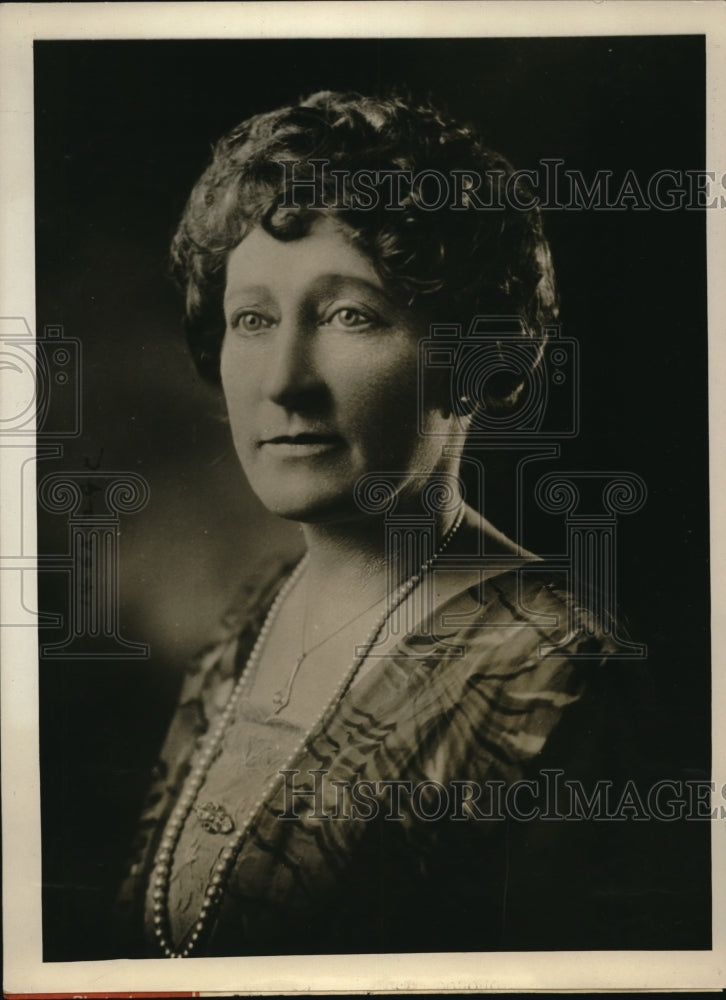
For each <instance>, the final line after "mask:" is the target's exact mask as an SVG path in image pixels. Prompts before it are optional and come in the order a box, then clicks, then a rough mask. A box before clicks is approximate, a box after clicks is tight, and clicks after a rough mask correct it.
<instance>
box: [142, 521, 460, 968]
mask: <svg viewBox="0 0 726 1000" xmlns="http://www.w3.org/2000/svg"><path fill="white" fill-rule="evenodd" d="M463 519H464V506H463V505H462V506H461V509H460V510H459V513H458V515H457V518H456V520H455V521H454V524H453V525H452V527H451V529H450V530H449V531H448V533H447V535H446V537H445V538H444V540H443V542H442V543H441V545H440V546H439V548H438V549H437V550H436V552H435V553H434V554H433V555H432V556H431V557H430V558H429V559H427V560H426V562H425V563H423V564H422V565H421V566H420V567H419V570H418V572H417V573H414V574H413V576H411V577H409V579H408V580H406V581H405V583H403V584H401V586H400V587H399V588H398V590H397V591H396V594H395V596H394V598H393V600H392V601H391V603H390V606H389V607H387V608H386V611H385V613H384V614H383V616H382V617H381V618H380V620H379V621H378V622H376V624H375V625H374V626H373V628H372V629H371V631H370V633H369V634H368V637H367V639H366V641H365V643H364V646H363V652H362V653H361V654H360V655H359V656H357V657H356V658H355V659H354V660H353V662H352V663H351V665H350V666H349V667H348V669H347V670H346V671H345V673H344V675H343V678H342V680H341V682H340V684H339V685H338V687H337V688H336V689H335V692H334V694H333V696H332V698H331V699H330V701H329V702H328V704H327V705H326V706H325V707H324V709H323V711H322V712H321V713H320V715H319V717H318V719H317V720H316V721H315V723H314V724H313V725H312V726H311V727H310V729H309V730H308V731H307V732H306V733H305V735H304V736H303V737H302V739H301V740H300V741H299V742H298V743H297V744H296V746H295V748H294V750H293V751H292V753H291V754H290V755H289V757H288V760H287V762H286V763H285V765H284V766H283V767H281V768H279V770H278V773H277V774H276V775H273V777H272V778H271V779H270V781H268V783H267V784H266V786H265V788H264V789H263V791H262V793H261V795H260V796H259V797H258V798H257V800H256V801H255V803H254V804H253V806H252V808H251V809H250V811H249V813H248V815H247V819H246V821H245V823H244V824H243V826H242V828H241V829H240V830H237V831H235V833H234V834H233V835H232V836H231V837H230V838H229V839H228V840H227V842H226V844H225V846H224V847H223V849H222V851H221V853H220V855H219V858H218V860H217V863H216V864H215V866H214V869H213V871H212V876H211V879H210V881H209V885H208V886H207V889H206V892H205V895H204V901H203V903H202V905H201V908H200V911H199V915H198V917H197V920H196V922H195V924H194V926H193V928H192V930H191V933H189V934H187V938H188V941H187V943H186V945H184V947H183V948H181V949H180V950H175V949H174V948H173V947H172V944H171V941H170V930H169V918H168V903H169V885H170V881H171V868H172V862H173V858H174V851H175V850H176V847H177V844H178V842H179V838H180V836H181V832H182V829H183V827H184V823H185V822H186V820H187V817H188V816H189V814H190V812H191V811H192V809H193V807H194V803H195V801H196V798H197V795H198V794H199V792H200V790H201V788H202V785H203V784H204V781H205V779H206V777H207V773H208V771H209V768H210V767H211V765H212V761H213V760H214V759H215V757H216V755H217V752H218V750H219V748H220V746H221V743H222V739H223V737H224V734H225V732H226V730H227V727H228V726H229V724H230V722H231V721H232V718H233V716H234V712H235V709H236V708H237V703H238V702H239V700H240V696H241V694H242V691H243V690H244V688H245V687H246V686H247V683H248V681H249V679H250V677H251V676H252V675H253V674H254V668H255V667H256V665H257V661H258V660H259V658H260V655H261V653H262V650H263V648H264V645H265V643H266V642H267V637H268V635H269V634H270V630H271V629H272V626H273V624H274V622H275V619H276V618H277V614H278V612H279V610H280V607H281V606H282V604H283V603H284V601H285V599H286V598H287V596H288V595H289V593H290V592H291V590H292V589H293V588H294V586H295V584H296V583H297V582H298V580H299V578H300V576H301V574H302V573H303V571H304V569H305V566H306V563H307V555H305V556H303V558H302V559H301V560H300V562H299V563H298V564H297V566H296V567H295V569H294V570H293V572H292V574H291V575H290V576H289V577H288V579H287V581H286V582H285V584H284V586H283V587H282V588H281V589H280V591H279V593H278V595H277V597H276V598H275V600H274V601H273V602H272V605H271V606H270V610H269V611H268V612H267V615H266V617H265V621H264V623H263V625H262V628H261V629H260V632H259V635H258V636H257V640H256V641H255V644H254V646H253V647H252V652H251V653H250V655H249V658H248V659H247V663H246V664H245V667H244V669H243V671H242V673H241V674H240V677H239V680H238V681H237V684H236V685H235V687H234V689H233V691H232V694H231V695H230V697H229V700H228V701H227V704H226V706H225V708H224V711H223V712H222V714H221V715H220V717H219V719H218V720H217V723H216V725H215V726H214V728H213V729H212V731H211V733H210V735H209V736H208V738H207V739H206V741H205V744H204V747H203V749H202V751H201V753H200V755H199V759H198V761H197V765H196V767H195V768H194V769H193V771H192V772H191V774H190V775H189V778H188V779H187V781H186V785H185V788H184V790H183V792H182V794H181V796H180V798H179V801H178V802H177V804H176V806H175V808H174V810H173V812H172V814H171V817H170V819H169V821H168V823H167V825H166V827H165V829H164V834H163V836H162V839H161V843H160V845H159V850H158V852H157V854H156V857H155V859H154V870H153V876H152V878H153V888H152V899H153V911H154V933H155V935H156V939H157V942H158V944H159V947H160V949H161V951H162V952H163V954H164V956H165V957H166V958H187V957H188V956H189V955H190V954H191V953H192V951H193V950H194V949H195V947H196V946H197V943H198V942H199V938H200V937H201V935H202V933H203V931H204V929H205V927H206V924H207V921H208V920H209V919H210V917H211V916H212V914H213V913H214V912H216V910H217V908H218V907H219V904H220V902H221V899H222V895H223V893H224V885H225V882H226V880H227V876H228V875H229V872H230V870H231V868H232V866H233V864H234V861H235V859H236V857H237V854H238V853H239V850H240V848H241V846H242V843H243V841H244V839H245V837H246V835H247V832H248V830H249V828H250V826H251V825H252V822H253V820H254V819H255V817H256V815H257V813H258V812H259V810H260V809H261V808H262V805H263V804H264V802H265V801H266V800H267V799H268V797H269V796H270V795H271V794H272V791H273V789H274V788H275V786H276V785H277V784H278V783H279V782H280V781H281V778H282V775H281V773H280V772H282V771H285V770H288V769H289V768H290V766H291V764H292V763H293V761H294V760H295V758H296V757H297V756H298V754H299V753H300V751H301V750H302V749H303V747H304V746H305V743H306V742H307V740H308V738H309V737H310V735H311V734H312V733H313V732H314V731H315V730H316V729H318V728H323V726H324V724H325V723H326V722H327V721H328V719H329V717H330V716H331V715H332V714H333V711H334V710H335V708H336V707H337V705H338V702H339V701H340V699H341V697H342V696H343V693H344V692H345V690H346V689H347V688H348V687H349V685H350V684H351V683H352V681H353V679H354V678H355V675H356V673H357V672H358V670H359V668H360V666H361V664H362V663H363V662H364V660H365V658H366V657H367V655H368V653H369V652H370V651H371V649H372V648H373V645H374V644H375V641H376V639H377V638H378V637H379V635H380V633H381V632H382V631H383V627H384V626H385V624H386V622H387V621H388V619H389V618H390V617H391V615H393V614H394V612H395V611H396V610H397V609H398V608H399V607H400V606H401V604H403V602H404V601H405V600H406V598H407V597H409V595H410V594H411V593H412V592H413V591H414V590H415V589H416V588H417V587H418V586H419V585H420V584H421V581H422V580H423V578H424V576H425V575H426V573H428V572H429V571H430V569H431V567H432V566H433V565H434V563H435V562H436V560H437V559H438V558H439V556H441V554H442V553H443V552H444V550H445V549H446V548H447V546H448V545H449V543H450V542H451V540H452V538H453V537H454V535H455V534H456V532H457V531H458V530H459V527H460V525H461V522H462V521H463Z"/></svg>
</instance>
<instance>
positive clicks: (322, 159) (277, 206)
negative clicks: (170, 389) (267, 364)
mask: <svg viewBox="0 0 726 1000" xmlns="http://www.w3.org/2000/svg"><path fill="white" fill-rule="evenodd" d="M291 161H292V162H291ZM321 163H324V164H325V168H326V169H325V171H322V170H321V169H320V164H321ZM291 165H293V166H294V170H291V169H290V167H291ZM363 171H366V172H368V176H369V178H374V180H375V178H379V179H381V178H383V177H384V176H385V174H386V172H389V174H390V172H393V173H395V174H396V175H397V198H396V203H395V205H393V206H389V209H388V210H384V209H382V208H381V206H380V200H375V201H374V203H373V209H371V208H370V207H368V208H367V209H366V208H363V207H361V206H362V204H363V202H362V200H361V199H360V198H358V199H356V197H355V193H354V192H353V191H352V187H351V185H353V184H354V181H355V177H356V175H357V176H359V177H360V176H361V172H363ZM452 171H453V172H455V173H456V174H458V176H459V178H462V177H465V176H466V177H469V178H470V179H471V178H476V179H477V180H478V181H479V182H480V184H479V185H477V187H476V189H475V188H473V187H470V188H468V189H467V188H466V187H464V188H462V191H463V195H462V197H461V199H460V203H459V204H457V205H455V206H453V207H452V206H451V205H450V204H448V205H445V206H444V205H439V206H435V207H433V208H432V207H431V205H430V204H426V203H425V202H424V199H423V195H422V186H421V184H418V185H417V182H416V179H417V178H418V177H421V176H422V175H423V174H426V175H428V176H429V177H430V176H431V174H432V172H436V173H437V174H438V175H439V176H442V175H443V176H444V177H446V176H450V175H451V173H452ZM305 179H307V185H306V191H307V196H306V197H304V198H303V201H302V203H300V202H299V201H296V200H295V199H296V197H299V188H300V187H301V186H302V185H301V183H300V182H301V180H303V181H304V180H305ZM510 180H511V181H513V182H514V184H513V189H512V190H511V191H510V192H509V194H510V197H508V198H507V199H505V200H502V199H501V197H500V196H498V194H497V192H498V191H499V192H501V188H502V185H503V184H504V183H507V182H508V181H510ZM380 183H381V182H380V181H379V185H380ZM294 185H297V188H296V190H295V191H291V188H292V187H293V186H294ZM508 190H509V189H508ZM531 197H532V193H531V191H530V190H529V188H528V186H527V182H526V181H525V179H524V178H523V177H522V176H521V175H518V174H515V171H514V169H513V167H512V166H511V164H510V163H509V162H508V161H507V160H505V159H504V158H503V157H502V156H500V155H499V154H498V153H495V152H493V151H491V150H489V149H487V148H486V147H485V146H484V145H483V144H482V142H481V140H480V139H479V137H478V136H477V135H476V133H475V132H474V130H473V129H471V128H469V127H467V126H464V125H461V124H458V123H456V122H453V121H451V120H448V119H445V118H444V116H443V115H442V114H441V112H440V111H438V110H437V109H436V108H434V107H433V106H430V105H427V106H423V105H414V104H413V103H412V102H408V101H404V100H403V99H402V98H400V97H390V98H386V99H382V98H373V97H363V96H361V95H360V94H355V93H334V92H329V91H324V92H320V93H316V94H313V95H312V96H310V97H308V98H307V99H305V100H303V101H301V102H300V104H298V105H297V106H290V107H284V108H280V109H278V110H275V111H270V112H266V113H263V114H258V115H255V116H253V117H252V118H249V119H248V120H246V121H244V122H242V123H241V124H240V125H238V126H237V127H235V128H233V129H232V130H231V131H230V132H229V133H228V134H227V135H226V136H224V137H223V138H222V139H221V140H220V141H219V142H218V143H217V144H216V146H215V148H214V152H213V158H212V162H211V164H210V165H209V167H208V168H207V169H206V170H205V172H204V173H203V175H202V177H201V178H200V180H199V181H198V182H197V184H196V185H195V187H194V189H193V191H192V193H191V196H190V198H189V201H188V203H187V205H186V208H185V210H184V213H183V215H182V218H181V221H180V224H179V227H178V230H177V232H176V235H175V237H174V240H173V243H172V248H171V259H172V270H173V274H174V276H175V277H176V279H177V281H178V282H179V284H180V286H181V287H182V289H183V290H184V292H185V294H186V314H185V326H186V332H187V337H188V341H189V345H190V348H191V351H192V355H193V357H194V360H195V362H196V365H197V368H198V370H199V372H200V373H201V374H202V375H203V376H204V377H205V378H207V379H209V380H211V381H218V380H219V357H220V351H221V344H222V339H223V337H224V329H225V323H224V317H223V311H222V299H223V295H224V284H225V267H226V261H227V257H228V254H229V252H230V251H231V250H232V249H234V247H235V246H237V245H238V244H239V243H240V242H241V241H242V240H243V239H244V238H245V236H246V235H247V234H248V233H249V232H250V230H251V229H253V228H254V227H256V226H262V227H263V228H264V229H265V230H266V231H267V232H269V233H270V234H271V235H273V236H275V237H276V238H278V239H281V240H290V239H297V238H299V237H301V236H304V235H305V234H306V233H307V232H308V230H309V228H310V225H311V223H312V220H313V219H314V218H315V216H316V213H319V212H320V211H325V212H329V213H334V214H335V216H336V218H338V219H339V220H340V221H342V222H344V223H345V224H346V226H348V227H349V231H350V233H351V236H352V238H353V239H355V241H356V245H357V246H359V247H360V249H361V250H362V252H364V253H365V254H366V255H367V256H368V257H369V258H370V260H371V261H372V262H373V264H374V266H375V268H376V269H377V271H378V273H379V274H380V276H381V279H382V280H383V281H384V282H385V283H386V284H387V287H388V288H389V289H390V291H391V292H392V294H394V295H396V296H398V297H399V298H400V299H401V301H402V302H404V303H406V305H408V306H410V307H412V308H414V307H415V308H417V309H418V310H421V311H422V312H423V314H424V315H425V316H426V317H427V319H428V320H429V321H430V322H432V323H433V322H439V323H446V324H454V323H458V324H461V325H463V326H464V327H467V326H468V324H469V322H470V321H471V320H472V318H473V317H474V316H476V315H481V314H487V315H506V316H516V317H519V319H520V320H521V330H522V332H523V334H524V335H525V336H526V337H528V338H531V340H532V346H533V347H534V346H535V345H536V344H539V345H540V347H541V343H542V341H543V336H544V334H543V328H544V327H546V325H547V324H548V323H550V322H551V321H552V320H553V319H554V318H555V316H556V315H557V295H556V289H555V280H554V271H553V267H552V261H551V255H550V250H549V246H548V244H547V241H546V239H545V236H544V233H543V229H542V220H541V213H540V211H539V209H538V208H537V207H531V208H526V209H523V208H522V207H521V206H522V205H524V204H525V203H526V202H527V201H528V200H530V199H531ZM291 205H292V207H291ZM321 205H322V206H324V207H322V208H321V207H320V206H321ZM513 388H514V387H512V386H510V387H509V388H508V389H504V388H503V391H502V395H501V398H504V397H506V396H507V395H509V396H511V393H512V389H513Z"/></svg>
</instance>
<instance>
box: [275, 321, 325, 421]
mask: <svg viewBox="0 0 726 1000" xmlns="http://www.w3.org/2000/svg"><path fill="white" fill-rule="evenodd" d="M315 346H316V345H315V337H314V333H313V331H311V330H309V329H308V328H307V326H306V324H304V323H302V322H289V323H281V324H280V325H279V326H278V328H277V330H276V331H275V336H274V337H272V338H271V342H270V348H269V355H268V359H267V366H266V370H265V374H264V385H263V390H264V393H265V395H266V396H267V397H268V399H271V400H272V401H273V402H274V403H277V405H278V406H283V407H285V409H288V410H295V409H301V408H304V407H305V406H309V405H310V403H311V402H312V401H313V400H314V399H316V398H317V397H319V396H320V394H321V392H322V391H323V385H322V380H321V378H320V373H319V371H318V367H317V364H316V361H315Z"/></svg>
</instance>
